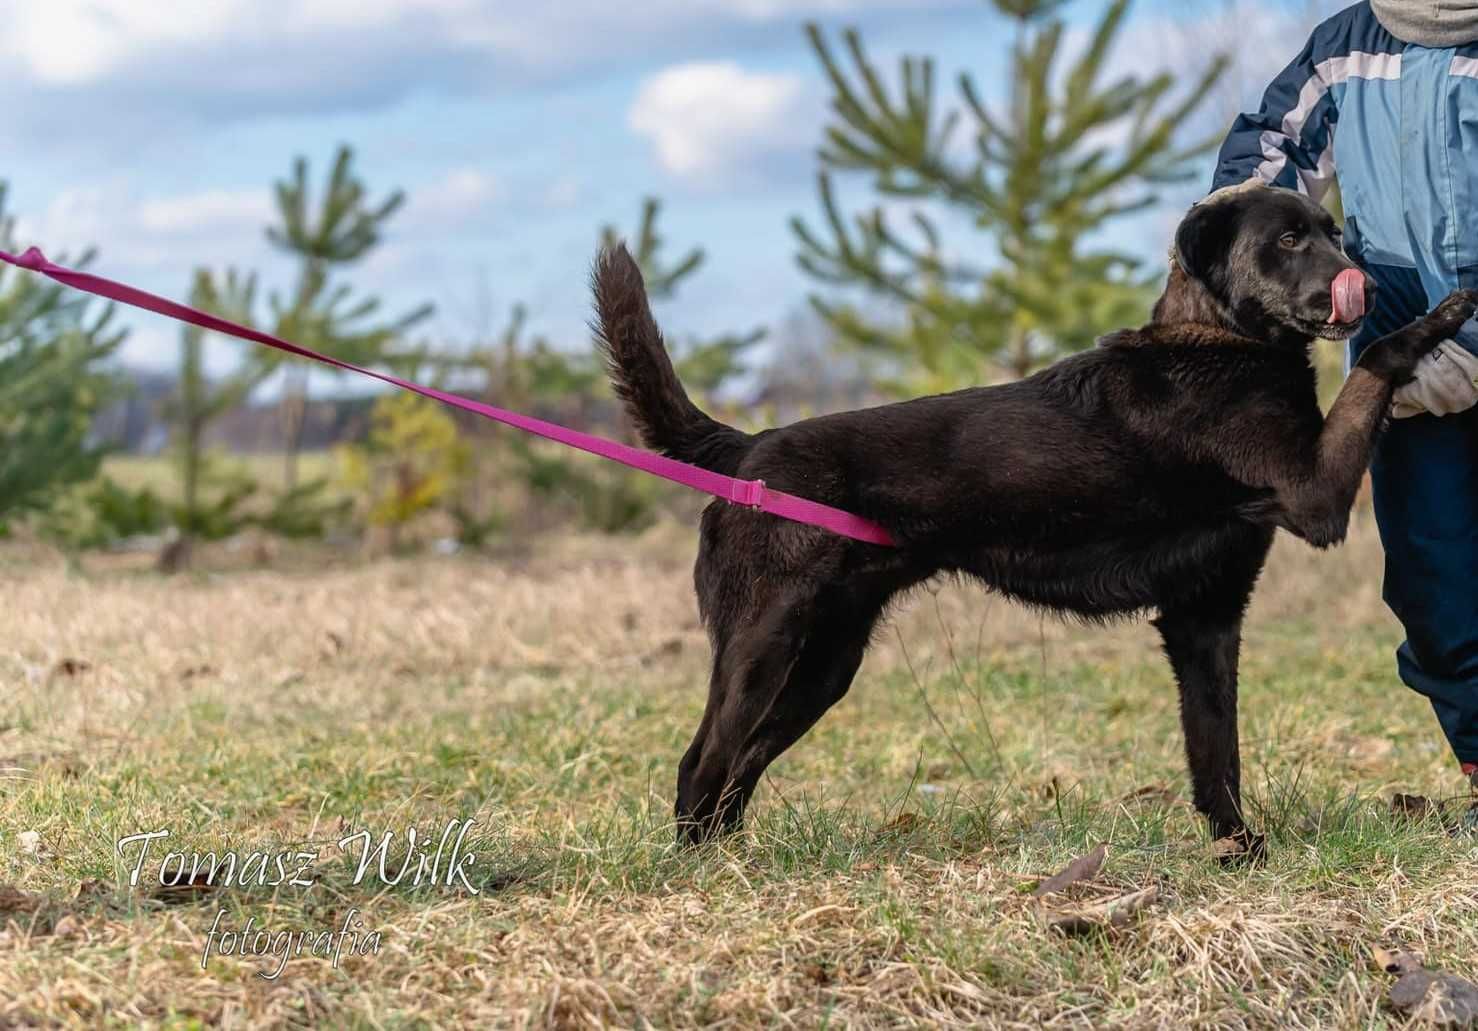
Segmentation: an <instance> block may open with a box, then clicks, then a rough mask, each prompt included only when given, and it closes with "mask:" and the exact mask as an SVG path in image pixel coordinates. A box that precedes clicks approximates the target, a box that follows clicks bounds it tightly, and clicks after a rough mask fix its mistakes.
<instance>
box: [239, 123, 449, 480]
mask: <svg viewBox="0 0 1478 1031" xmlns="http://www.w3.org/2000/svg"><path fill="white" fill-rule="evenodd" d="M311 194H312V190H311V188H310V186H309V184H308V162H307V160H306V159H304V158H301V157H300V158H298V159H297V160H296V161H295V162H293V170H292V175H291V176H290V177H289V178H288V179H286V180H281V181H279V182H278V183H277V184H276V195H277V212H278V224H277V225H274V226H271V227H270V228H268V230H267V239H268V240H269V241H271V242H272V243H273V244H274V245H276V246H277V247H279V248H280V249H282V250H284V251H287V252H288V253H289V254H291V255H292V256H293V257H294V258H295V259H296V260H297V263H298V275H297V281H296V284H295V285H294V288H293V292H292V295H291V296H289V297H287V298H285V299H283V298H276V297H274V298H273V309H274V312H275V316H276V321H277V328H276V332H277V335H278V336H282V337H286V338H287V339H289V340H292V341H294V342H295V343H300V344H302V345H304V346H305V347H310V348H312V349H314V350H316V351H323V352H325V353H328V354H332V355H333V356H335V357H336V358H342V359H344V360H345V361H349V362H353V363H355V364H358V365H368V364H374V363H376V362H381V361H384V360H385V359H386V358H387V350H388V349H389V347H390V346H391V345H392V344H393V343H395V342H396V341H397V340H399V339H400V337H401V336H402V335H403V334H404V333H405V332H406V331H407V330H409V329H410V328H411V327H413V326H415V325H416V324H417V323H419V322H421V321H422V320H423V319H425V318H426V317H428V316H429V315H430V314H431V311H432V308H431V305H429V304H427V305H422V306H421V307H419V308H416V309H415V310H413V311H410V312H407V313H406V314H404V315H400V316H397V317H395V318H391V319H389V320H386V321H379V315H380V300H379V299H378V298H375V297H355V296H354V294H353V292H352V291H351V289H350V288H349V287H348V286H347V285H345V284H337V285H336V284H333V283H332V282H331V281H332V278H333V274H334V272H335V270H337V269H341V268H343V267H346V266H348V265H351V264H353V263H355V262H357V261H360V260H361V259H363V258H364V257H365V256H366V255H367V254H369V252H370V251H372V250H373V249H374V248H375V247H376V246H378V245H379V243H380V240H381V236H382V233H383V232H384V229H385V225H386V224H387V223H388V222H389V220H390V218H391V216H393V215H394V214H395V212H396V211H398V210H399V209H400V207H401V205H402V204H403V203H404V202H405V193H404V192H403V191H401V190H394V191H392V192H391V193H390V195H389V196H388V197H386V198H385V199H384V200H382V201H380V202H378V203H371V202H370V201H369V199H368V198H367V196H366V194H367V190H366V187H365V184H364V182H363V181H362V180H361V179H360V178H359V177H358V176H357V175H356V174H355V171H354V152H353V151H352V150H350V149H349V148H348V147H340V148H339V151H338V154H337V155H336V156H335V158H334V164H333V168H332V170H331V171H330V172H329V175H328V179H327V180H326V182H325V183H324V186H323V190H322V192H321V194H320V195H319V197H318V198H317V200H318V204H317V207H316V209H314V208H313V197H312V196H311ZM260 361H261V362H262V363H263V364H264V365H265V366H267V367H268V368H271V369H275V368H277V367H279V366H280V367H281V368H282V369H283V374H284V383H283V391H282V402H281V412H282V427H283V439H284V449H285V452H286V454H285V458H284V467H283V478H284V482H285V486H286V487H287V489H288V490H292V489H294V488H295V487H296V486H297V480H298V452H299V451H300V450H301V448H302V440H303V429H304V424H305V421H306V418H307V409H308V365H307V363H305V362H302V361H299V360H296V359H289V360H286V361H284V360H283V357H282V356H281V355H280V354H278V353H277V352H263V353H262V355H261V356H260Z"/></svg>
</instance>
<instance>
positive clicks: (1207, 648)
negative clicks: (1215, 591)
mask: <svg viewBox="0 0 1478 1031" xmlns="http://www.w3.org/2000/svg"><path fill="white" fill-rule="evenodd" d="M1155 626H1156V627H1157V628H1158V629H1159V631H1160V637H1161V639H1162V640H1163V641H1164V643H1165V654H1166V656H1167V657H1168V658H1169V659H1170V666H1171V668H1172V669H1173V670H1174V671H1175V680H1176V684H1177V685H1178V686H1179V688H1180V721H1181V726H1182V727H1183V728H1184V731H1185V751H1186V759H1187V761H1188V763H1189V765H1190V769H1191V785H1192V790H1193V797H1194V801H1195V803H1196V808H1197V809H1198V810H1199V811H1200V812H1201V814H1202V815H1204V816H1205V817H1206V818H1207V820H1208V821H1209V822H1210V824H1211V835H1212V837H1214V838H1218V839H1221V838H1231V839H1234V840H1235V841H1236V842H1237V843H1238V844H1239V845H1240V846H1241V852H1240V853H1239V855H1240V857H1241V858H1255V857H1256V856H1259V855H1261V853H1262V851H1263V839H1262V836H1261V835H1256V834H1253V833H1252V832H1251V831H1249V830H1248V829H1247V825H1246V823H1245V822H1244V820H1243V818H1242V760H1241V755H1240V749H1239V746H1238V740H1237V656H1238V652H1239V651H1240V649H1241V643H1242V617H1241V614H1240V609H1238V610H1237V614H1236V615H1235V616H1232V615H1211V614H1207V613H1199V612H1198V613H1191V612H1177V611H1169V612H1165V613H1162V614H1161V615H1160V617H1159V618H1158V619H1156V620H1155ZM1232 858H1236V857H1232Z"/></svg>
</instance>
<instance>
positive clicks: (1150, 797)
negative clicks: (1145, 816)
mask: <svg viewBox="0 0 1478 1031" xmlns="http://www.w3.org/2000/svg"><path fill="white" fill-rule="evenodd" d="M1119 801H1120V802H1125V803H1128V802H1161V803H1163V804H1165V805H1174V804H1175V803H1177V802H1181V801H1184V800H1183V799H1182V798H1181V797H1180V795H1178V794H1177V793H1176V792H1175V791H1174V790H1173V789H1172V788H1171V787H1170V785H1168V784H1146V785H1145V786H1144V787H1142V788H1136V789H1135V790H1133V791H1131V792H1129V794H1127V795H1125V796H1124V797H1123V798H1121V799H1119Z"/></svg>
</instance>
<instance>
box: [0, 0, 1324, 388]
mask: <svg viewBox="0 0 1478 1031" xmlns="http://www.w3.org/2000/svg"><path fill="white" fill-rule="evenodd" d="M1307 6H1308V5H1306V4H1305V3H1303V2H1300V0H1291V2H1279V0H1225V2H1217V0H1181V2H1175V0H1140V2H1139V4H1138V5H1137V7H1136V9H1135V12H1134V15H1133V24H1132V25H1131V26H1130V28H1129V30H1128V32H1127V33H1126V35H1127V37H1128V38H1126V40H1125V43H1124V46H1123V47H1121V50H1120V53H1119V54H1118V55H1116V57H1115V62H1116V65H1117V66H1118V67H1119V68H1120V69H1121V70H1134V71H1142V72H1150V71H1154V70H1156V69H1157V68H1159V67H1164V66H1170V67H1176V66H1179V67H1181V68H1184V67H1185V66H1186V65H1188V64H1189V65H1192V66H1194V65H1195V64H1196V63H1197V62H1199V61H1200V60H1201V59H1202V58H1203V57H1204V52H1203V51H1202V50H1201V48H1202V47H1203V46H1204V45H1205V41H1206V40H1220V41H1224V42H1226V43H1227V44H1228V45H1239V51H1240V53H1241V54H1242V55H1243V56H1242V61H1243V67H1242V68H1241V69H1240V70H1239V73H1238V76H1237V80H1236V83H1235V84H1234V85H1233V86H1232V87H1230V89H1231V91H1232V93H1231V94H1228V95H1225V96H1223V97H1222V98H1221V99H1220V100H1219V103H1220V104H1222V105H1223V107H1225V108H1226V109H1227V110H1230V108H1231V107H1234V106H1235V104H1236V102H1237V99H1238V98H1237V96H1235V95H1232V94H1236V93H1238V92H1240V93H1246V94H1248V96H1247V97H1246V99H1247V100H1248V101H1249V102H1250V101H1252V100H1253V99H1254V95H1255V94H1256V92H1258V89H1257V87H1256V86H1255V85H1254V83H1255V82H1256V80H1257V79H1258V78H1259V77H1262V78H1264V79H1265V78H1266V76H1268V75H1271V74H1272V73H1273V72H1275V71H1276V70H1277V69H1278V67H1280V66H1281V65H1282V63H1284V62H1285V61H1286V60H1287V59H1288V58H1289V57H1291V56H1292V53H1293V51H1294V50H1296V49H1297V47H1298V45H1299V43H1300V42H1301V40H1300V39H1299V38H1298V37H1299V36H1300V35H1301V33H1302V32H1303V31H1304V30H1305V29H1306V27H1307V25H1308V24H1310V22H1309V20H1308V19H1309V16H1310V12H1309V11H1308V10H1307V9H1306V7H1307ZM1314 6H1318V5H1317V3H1316V4H1315V5H1314ZM1325 6H1328V5H1325ZM1099 9H1100V5H1099V4H1098V3H1097V2H1096V0H1078V2H1077V3H1076V4H1074V5H1070V6H1069V8H1068V16H1069V18H1070V20H1071V21H1072V23H1073V26H1074V31H1075V32H1076V33H1077V36H1076V38H1077V39H1081V37H1082V30H1083V28H1084V27H1085V26H1086V25H1087V24H1088V23H1089V22H1090V21H1091V19H1092V17H1093V16H1094V15H1095V14H1096V13H1097V12H1098V10H1099ZM808 19H815V20H818V21H821V22H822V23H824V24H827V25H830V26H834V27H839V26H842V25H857V26H859V27H860V28H861V29H862V30H863V32H864V36H865V39H866V40H867V41H868V43H869V45H870V47H871V49H872V50H873V51H874V53H875V55H876V56H878V57H879V58H880V59H882V60H883V62H884V63H885V65H886V66H888V67H891V66H892V64H893V63H894V60H895V58H896V56H897V55H899V54H902V53H929V54H933V55H935V56H936V57H937V58H938V59H939V62H940V65H941V72H944V73H946V74H943V75H941V77H940V78H941V81H942V82H943V83H945V84H948V83H950V82H951V80H952V78H953V73H954V72H955V71H957V70H960V69H970V70H972V71H974V72H975V73H976V75H977V78H978V80H979V81H980V82H981V84H982V85H983V86H985V87H986V88H987V89H990V90H994V91H996V92H997V94H998V93H999V90H1000V88H1001V86H1002V85H1003V83H1002V75H1001V72H1000V70H1001V69H1003V68H1004V66H1005V62H1006V60H1007V56H1006V53H1005V46H1006V40H1007V39H1008V36H1007V34H1006V32H1005V31H1004V29H1005V26H1004V25H1003V23H1002V22H1001V21H1000V20H999V19H998V18H997V17H996V16H994V15H993V14H991V13H990V11H989V9H988V7H987V6H986V5H985V4H984V3H982V2H981V0H636V2H633V3H625V4H613V3H610V2H609V0H557V2H552V3H547V4H542V5H541V4H530V3H525V2H514V0H291V2H283V3H267V2H264V0H189V2H179V0H147V2H144V0H46V2H44V3H43V2H37V0H0V24H4V25H5V26H6V29H5V31H4V32H3V33H0V67H3V68H5V69H6V74H7V79H8V81H7V84H6V87H7V88H6V90H5V96H6V99H5V101H4V102H3V103H0V140H3V141H4V146H3V148H0V178H3V179H5V180H8V182H9V184H10V194H9V207H10V210H11V211H12V212H13V213H16V214H18V215H19V216H20V227H19V235H20V236H21V238H22V240H21V242H22V243H23V244H31V243H35V244H38V245H40V246H42V248H43V249H44V250H46V251H48V252H49V253H52V254H53V255H55V254H56V253H58V252H64V251H68V250H74V251H75V249H77V248H79V247H81V246H85V245H95V246H96V247H97V248H98V249H99V254H100V256H99V259H98V262H97V264H96V265H95V268H96V269H97V270H98V271H100V272H103V273H104V274H107V275H111V276H114V277H116V278H122V279H125V280H129V281H132V282H135V283H137V284H139V285H141V286H144V287H146V288H148V289H152V290H155V291H157V292H160V293H165V294H167V295H171V296H178V297H182V296H183V295H184V294H185V293H186V291H187V288H188V284H189V279H190V271H191V269H192V268H194V267H196V266H198V265H209V266H216V267H219V266H224V265H228V264H236V265H240V266H245V267H250V268H256V269H259V270H260V271H261V272H262V274H263V276H264V278H265V279H266V280H268V282H277V283H281V282H283V281H284V279H285V277H286V273H287V266H286V264H285V262H284V260H283V258H282V257H281V256H280V255H279V254H276V253H274V252H273V251H272V250H271V249H270V248H269V247H268V245H267V244H266V242H265V239H264V237H263V226H264V225H265V223H266V222H267V221H268V219H269V218H270V214H271V202H270V185H271V183H272V181H273V180H274V178H277V177H279V176H281V175H283V174H284V173H285V172H286V171H287V170H288V168H289V167H290V164H291V161H292V159H293V157H294V156H295V155H298V154H303V155H306V156H307V157H308V158H309V159H310V160H311V161H312V162H313V165H314V167H315V169H317V170H320V171H321V170H322V169H323V168H324V167H325V166H326V164H327V162H328V160H329V158H330V157H331V155H332V153H333V151H334V148H335V146H336V145H337V144H338V143H340V142H345V143H349V144H351V145H353V146H354V147H355V149H356V151H357V155H358V167H359V168H360V170H361V172H362V173H363V175H364V176H365V178H366V179H367V180H368V182H369V184H370V186H371V189H372V191H373V192H374V193H377V194H378V193H382V192H384V191H385V190H387V189H389V188H391V187H395V186H399V187H403V188H404V189H406V191H407V192H408V194H409V197H410V200H409V203H408V205H407V207H406V208H405V210H404V211H403V212H402V213H401V214H400V215H399V216H398V217H397V218H396V220H395V222H394V223H393V226H392V229H391V232H390V233H389V237H388V240H387V242H386V244H385V245H384V246H383V247H382V248H381V249H380V250H379V251H377V252H376V253H375V254H374V256H373V257H372V258H371V259H369V260H368V261H367V262H366V263H364V264H363V265H361V266H359V267H356V268H355V269H354V271H353V273H352V276H353V281H354V282H355V283H356V285H358V286H361V287H362V288H365V289H368V290H374V291H379V292H381V293H382V294H383V295H384V296H385V298H386V299H387V301H388V303H389V304H390V305H391V306H392V307H405V308H409V307H412V306H414V305H416V304H418V303H420V302H422V301H427V300H429V301H432V302H434V303H435V304H436V305H437V308H438V315H437V318H436V321H435V323H434V324H433V326H432V328H431V334H432V335H433V336H434V337H436V338H438V339H445V340H455V339H466V338H467V337H469V336H471V335H472V334H474V333H476V332H478V331H479V329H482V328H485V326H486V324H487V322H488V321H489V320H490V319H491V320H492V321H493V322H500V321H501V319H502V318H503V316H504V314H505V313H506V311H507V308H508V307H509V306H510V305H511V304H512V303H514V302H516V301H523V302H525V303H526V304H527V305H528V307H529V310H530V314H531V321H532V325H533V327H534V328H535V329H536V330H539V331H541V332H545V333H548V334H550V335H551V336H553V337H555V338H557V339H561V340H569V341H571V342H578V341H580V340H581V339H583V328H582V327H583V324H584V321H585V318H586V316H587V298H586V294H585V272H586V269H587V267H588V264H589V261H590V259H591V257H592V255H593V251H594V248H595V243H596V236H597V231H598V228H599V227H600V226H601V225H602V224H605V223H608V222H614V223H616V224H618V225H620V226H633V225H634V223H635V220H636V215H637V212H638V210H639V207H640V202H641V198H642V197H643V196H644V195H647V194H655V195H658V196H660V197H662V198H663V199H664V201H665V203H666V208H665V211H664V218H663V223H662V225H663V229H664V233H665V235H666V237H667V238H668V240H669V241H670V243H671V245H672V247H673V249H674V250H676V249H678V248H682V247H686V246H689V245H692V244H702V245H703V246H704V247H705V248H706V249H707V251H708V254H709V261H708V264H707V265H706V266H705V268H704V269H703V270H702V272H701V273H700V274H699V275H697V276H696V277H695V278H694V279H693V280H691V281H690V282H689V284H688V285H687V286H686V287H685V289H684V291H683V292H682V294H681V295H680V296H679V297H678V298H677V299H676V300H674V301H672V302H669V303H668V304H666V305H665V306H664V308H663V309H662V310H661V311H659V317H660V318H661V319H662V320H663V322H664V323H665V324H667V325H668V326H669V327H670V329H671V330H672V331H673V332H675V333H677V334H683V333H687V332H692V333H708V332H716V331H722V330H728V329H735V328H744V327H749V326H753V325H758V324H769V325H775V324H777V323H779V322H780V321H781V320H783V319H784V318H785V317H786V315H787V314H789V313H791V312H793V311H794V310H796V309H797V308H798V307H799V306H800V305H802V304H803V303H804V299H805V297H806V295H807V293H808V291H809V290H810V289H811V288H812V284H810V283H808V282H807V280H806V279H805V278H804V276H803V275H802V273H801V272H800V271H799V270H798V269H797V268H796V265H795V261H794V254H795V244H794V241H793V239H792V237H791V235H790V232H789V230H788V228H787V225H786V223H787V219H788V218H789V217H790V216H791V215H793V214H798V213H799V214H805V215H811V214H813V213H814V212H815V210H816V203H815V195H814V187H813V175H814V171H815V158H814V150H815V147H816V144H817V142H818V140H819V138H820V132H821V127H822V126H823V125H824V123H825V110H824V101H825V94H824V90H823V84H822V82H821V78H820V75H819V72H818V69H817V67H816V64H815V60H814V58H813V57H812V55H811V53H810V51H809V49H808V47H807V46H806V43H805V41H804V38H803V36H802V34H801V26H802V24H803V23H804V22H805V21H806V20H808ZM951 88H952V87H951ZM1225 92H1226V91H1224V93H1225ZM1209 167H1210V166H1209V161H1208V174H1209ZM1189 197H1190V194H1189V193H1184V192H1183V193H1182V194H1181V195H1179V196H1175V197H1172V198H1171V199H1170V203H1169V205H1168V206H1167V211H1169V210H1173V206H1174V205H1175V204H1183V203H1184V202H1185V201H1186V200H1187V199H1189ZM1170 217H1171V216H1170V215H1168V214H1167V213H1164V212H1162V213H1159V214H1157V215H1155V216H1152V217H1151V218H1150V219H1148V220H1142V221H1141V223H1140V224H1139V225H1137V226H1133V227H1125V229H1124V230H1123V231H1122V232H1123V238H1124V240H1126V241H1129V242H1132V243H1133V245H1135V246H1138V247H1140V248H1141V250H1142V252H1143V253H1144V254H1145V255H1146V256H1153V255H1155V254H1157V253H1161V252H1162V251H1163V242H1164V241H1163V238H1162V237H1163V228H1162V227H1163V225H1164V224H1165V223H1166V220H1167V219H1168V218H1170ZM979 243H980V242H979V241H972V240H971V239H969V238H968V236H966V237H965V238H962V239H955V240H951V246H952V247H955V248H957V249H959V250H961V251H969V250H970V249H971V248H972V247H975V246H978V245H979ZM128 321H129V324H130V325H132V326H133V327H134V328H135V333H134V335H133V338H132V339H131V341H130V343H129V345H128V349H127V352H126V357H127V359H128V360H129V361H130V362H133V363H136V364H141V365H148V366H153V367H165V366H168V365H170V364H171V363H172V361H173V357H174V347H175V340H176V334H175V331H174V329H172V328H170V327H168V326H166V325H163V324H161V323H160V322H158V321H157V320H154V319H152V318H150V317H146V316H140V317H137V318H132V317H131V318H129V320H128ZM220 346H224V347H225V348H226V349H227V350H226V351H225V352H218V354H229V353H230V350H229V349H230V348H232V347H240V346H246V345H236V344H228V345H220Z"/></svg>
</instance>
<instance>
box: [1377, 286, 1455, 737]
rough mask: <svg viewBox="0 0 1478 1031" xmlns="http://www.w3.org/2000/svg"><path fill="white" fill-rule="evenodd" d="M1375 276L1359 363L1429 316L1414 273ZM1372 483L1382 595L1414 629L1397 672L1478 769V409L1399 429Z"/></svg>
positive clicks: (1385, 445)
mask: <svg viewBox="0 0 1478 1031" xmlns="http://www.w3.org/2000/svg"><path fill="white" fill-rule="evenodd" d="M1369 272H1370V274H1371V275H1372V276H1374V277H1375V278H1376V279H1377V281H1378V282H1379V283H1380V291H1379V292H1378V293H1377V295H1376V302H1375V306H1374V308H1373V309H1372V311H1371V313H1370V317H1369V318H1368V319H1367V320H1366V323H1365V325H1364V326H1363V327H1362V329H1361V331H1360V333H1359V334H1358V335H1357V336H1356V337H1355V339H1354V340H1352V341H1351V344H1350V346H1351V351H1352V353H1353V354H1355V355H1358V354H1359V353H1360V350H1361V349H1362V348H1363V347H1364V346H1365V345H1366V344H1368V343H1369V342H1370V341H1372V340H1374V339H1376V338H1377V337H1380V336H1383V335H1384V334H1386V333H1389V332H1391V331H1393V330H1395V329H1398V328H1400V327H1401V326H1403V325H1405V324H1406V323H1408V322H1410V321H1411V320H1412V319H1415V318H1419V317H1420V316H1422V315H1423V314H1425V313H1426V312H1427V310H1428V309H1429V307H1430V304H1429V303H1428V298H1427V296H1426V293H1425V292H1424V291H1423V290H1422V288H1421V283H1420V281H1419V280H1418V279H1417V276H1416V273H1415V272H1412V271H1408V270H1406V269H1392V268H1385V267H1382V266H1370V267H1369ZM1464 285H1468V284H1466V283H1465V284H1464ZM1470 326H1471V324H1470ZM1463 342H1464V343H1469V341H1468V340H1467V338H1466V337H1465V338H1464V341H1463ZM1371 475H1372V478H1373V482H1374V488H1375V518H1376V522H1377V524H1378V525H1379V527H1380V537H1381V544H1382V545H1383V546H1384V547H1385V552H1386V568H1385V585H1384V591H1383V596H1384V598H1385V601H1386V604H1387V605H1389V606H1390V608H1391V611H1392V612H1394V613H1395V614H1396V618H1397V619H1399V620H1400V621H1401V625H1402V626H1403V627H1404V628H1405V630H1406V641H1405V643H1403V644H1402V645H1401V647H1400V648H1398V649H1397V651H1396V665H1397V670H1398V671H1399V673H1400V675H1401V679H1402V680H1403V681H1404V682H1405V683H1406V684H1407V686H1409V687H1411V688H1412V689H1414V690H1416V691H1419V692H1420V693H1422V694H1424V695H1426V696H1427V698H1428V699H1429V700H1430V701H1431V703H1432V708H1433V710H1435V712H1436V714H1437V720H1438V722H1439V723H1441V724H1442V730H1443V731H1444V732H1445V733H1446V735H1447V740H1448V741H1449V742H1451V744H1452V749H1453V752H1454V753H1456V755H1457V757H1458V759H1459V761H1461V762H1478V408H1474V409H1470V410H1468V411H1467V412H1464V413H1462V414H1460V415H1450V416H1446V417H1443V418H1437V417H1436V416H1432V415H1418V416H1415V417H1414V418H1410V419H1396V420H1392V422H1391V426H1390V428H1389V429H1388V431H1387V432H1386V434H1385V435H1384V436H1383V437H1382V439H1381V442H1380V446H1379V447H1378V448H1377V450H1376V454H1375V460H1374V463H1373V465H1372V468H1371Z"/></svg>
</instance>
